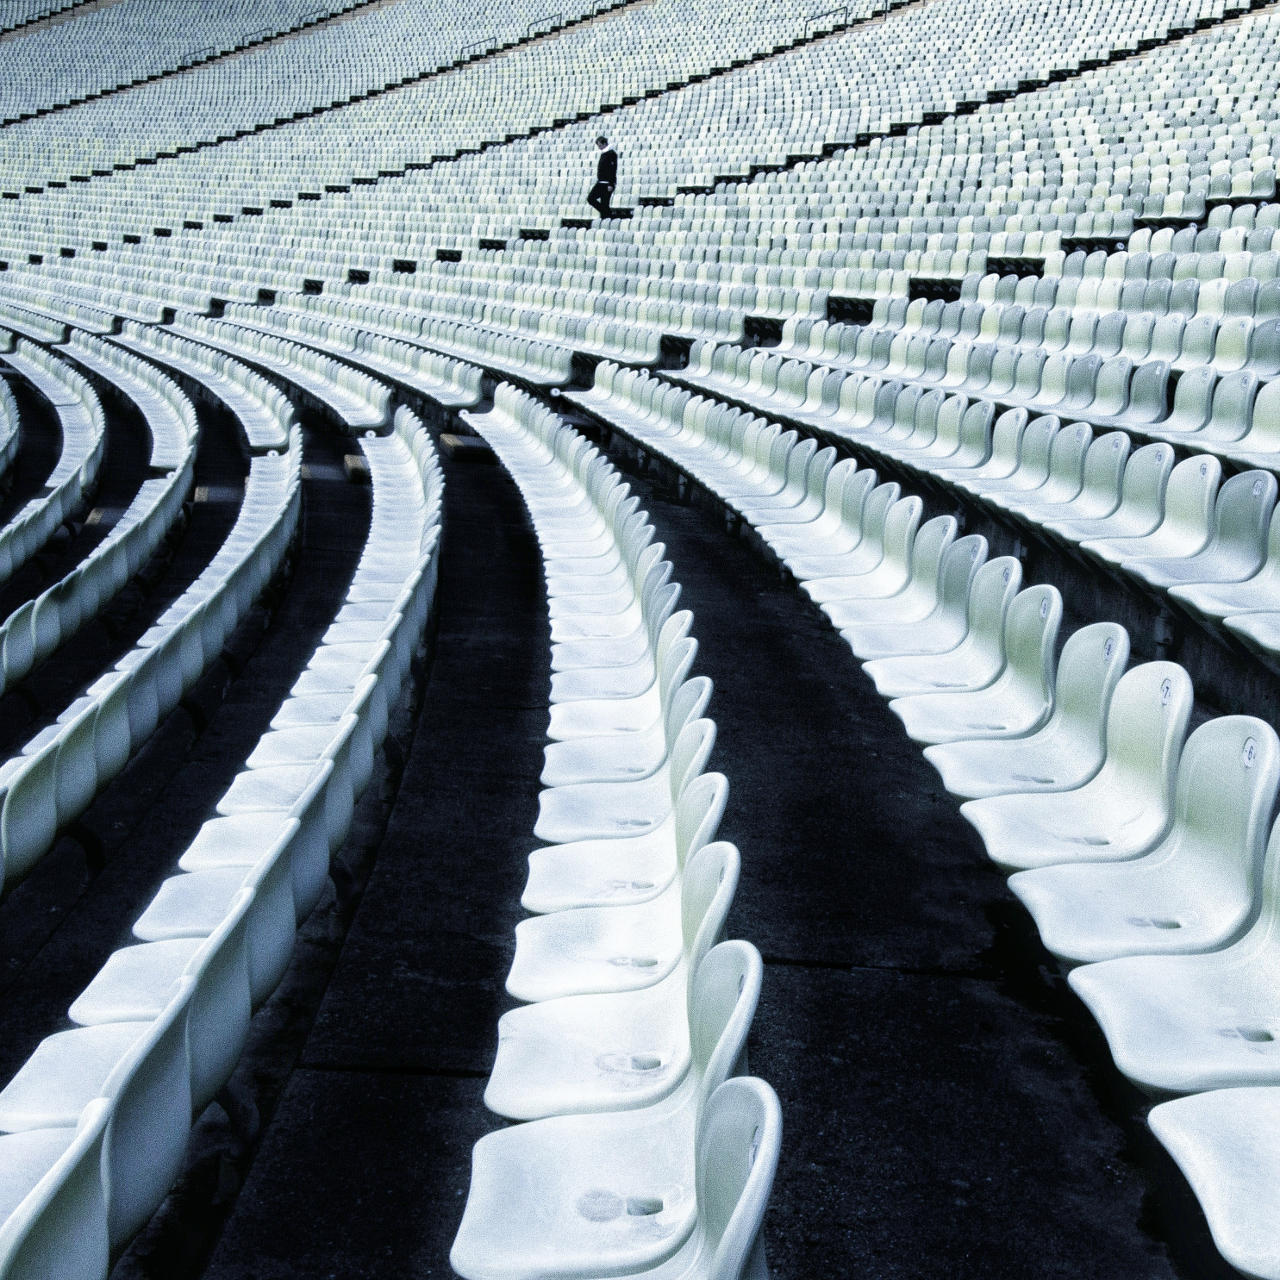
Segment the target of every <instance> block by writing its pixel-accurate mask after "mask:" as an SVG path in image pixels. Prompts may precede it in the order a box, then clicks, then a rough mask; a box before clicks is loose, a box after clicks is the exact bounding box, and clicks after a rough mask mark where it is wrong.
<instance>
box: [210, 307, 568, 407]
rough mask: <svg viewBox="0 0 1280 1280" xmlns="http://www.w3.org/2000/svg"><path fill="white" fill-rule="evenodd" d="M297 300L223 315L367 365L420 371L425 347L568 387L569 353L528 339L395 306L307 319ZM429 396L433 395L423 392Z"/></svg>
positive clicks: (524, 378)
mask: <svg viewBox="0 0 1280 1280" xmlns="http://www.w3.org/2000/svg"><path fill="white" fill-rule="evenodd" d="M297 303H298V300H297V299H295V300H294V304H293V305H292V306H290V307H252V308H246V307H234V308H228V313H229V314H231V315H234V317H235V319H236V321H237V322H238V323H240V324H242V325H244V326H245V327H246V328H252V329H254V330H256V331H258V332H261V333H263V334H267V335H272V334H274V335H290V336H293V337H296V338H300V339H302V340H304V341H305V342H308V343H311V344H314V345H316V346H319V347H322V348H324V349H326V350H332V351H336V352H339V353H341V354H342V355H344V356H346V357H347V358H358V359H359V360H360V361H361V362H362V363H368V360H367V356H369V355H372V357H373V359H375V360H377V359H379V358H380V357H381V358H389V359H391V360H392V361H393V362H394V363H395V364H396V365H397V366H398V367H399V368H400V370H401V372H399V373H397V374H396V375H395V376H396V377H398V378H403V377H404V375H405V373H410V374H416V373H417V372H419V371H421V370H422V367H423V362H422V357H421V356H418V355H417V354H416V353H415V352H414V351H413V350H412V348H414V347H419V348H426V349H428V350H430V351H434V352H436V353H437V354H438V355H443V356H445V357H447V358H448V359H450V360H454V361H458V360H460V361H463V362H464V363H468V362H474V363H477V364H481V365H484V366H487V367H488V368H491V369H493V370H494V371H495V372H497V373H500V374H503V375H505V376H507V377H515V378H519V379H521V380H522V381H527V382H537V383H542V384H545V385H555V384H557V383H564V382H568V381H569V379H570V377H571V376H572V367H571V366H572V352H571V351H569V350H568V348H566V347H559V346H553V345H551V344H550V343H546V342H538V341H536V340H533V339H528V338H507V337H505V336H504V335H502V334H499V333H495V332H493V331H492V330H490V329H488V328H484V327H481V326H478V325H471V324H459V323H455V322H454V321H451V320H447V319H437V318H433V317H432V316H429V315H424V314H422V313H420V312H419V313H415V312H413V311H410V310H407V309H405V308H399V307H378V308H376V309H374V310H372V311H367V310H365V309H363V308H362V309H361V314H359V316H358V318H356V319H355V320H354V321H353V322H344V321H342V320H331V319H328V318H326V317H325V316H323V315H314V314H308V313H307V312H305V311H302V310H300V309H298V305H297ZM379 338H388V339H391V340H392V341H394V342H396V343H398V344H399V345H398V346H397V347H395V348H391V349H390V351H388V350H387V349H385V348H383V349H381V350H380V349H379V344H378V339H379ZM428 394H433V393H431V392H428Z"/></svg>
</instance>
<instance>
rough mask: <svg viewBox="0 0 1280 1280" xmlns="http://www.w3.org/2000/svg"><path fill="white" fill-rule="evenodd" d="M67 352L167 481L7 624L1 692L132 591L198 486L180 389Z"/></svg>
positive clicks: (80, 341) (154, 481) (191, 419)
mask: <svg viewBox="0 0 1280 1280" xmlns="http://www.w3.org/2000/svg"><path fill="white" fill-rule="evenodd" d="M65 350H66V351H67V353H68V354H69V355H72V356H74V358H75V359H77V360H78V361H79V362H80V363H82V364H84V365H86V366H87V367H89V368H91V369H93V370H94V371H95V372H97V373H100V374H102V375H103V376H104V377H106V378H109V379H110V380H111V381H112V382H114V383H115V384H116V385H117V386H118V387H120V388H121V390H123V391H124V393H125V394H126V395H127V396H128V397H129V399H130V400H132V401H133V402H134V403H135V404H137V406H138V408H139V409H140V410H141V412H142V413H143V416H144V417H145V419H146V423H147V427H148V430H149V432H150V436H151V464H152V467H153V468H154V469H155V470H162V471H163V472H164V475H162V476H153V477H151V478H150V479H144V480H143V481H142V483H141V484H140V485H139V487H138V490H137V493H136V495H135V496H134V498H133V500H132V501H131V502H130V503H129V505H128V506H127V507H126V508H125V510H124V511H123V512H122V513H121V514H120V516H119V518H118V519H117V520H116V521H115V523H114V524H113V525H112V526H111V530H110V532H109V533H108V534H107V536H106V537H105V538H103V540H102V541H101V542H99V543H98V544H97V545H96V546H95V547H94V548H93V550H92V551H91V552H90V553H89V554H88V555H86V556H85V557H84V558H83V559H82V560H81V561H80V562H79V563H78V564H76V565H75V567H74V568H72V569H70V570H68V571H67V573H65V574H64V575H63V576H62V577H61V578H60V579H59V580H58V581H57V582H55V583H54V584H53V585H51V586H49V587H47V588H45V589H44V590H43V591H41V592H40V593H39V594H38V595H37V596H35V597H34V598H33V599H30V600H27V601H26V602H25V603H23V604H21V605H19V606H18V607H17V608H16V609H15V610H14V611H13V612H12V613H11V614H10V615H9V617H8V618H6V619H5V621H4V623H3V624H0V688H9V687H12V685H13V684H14V683H15V682H17V681H18V680H21V679H22V678H23V677H24V676H25V675H27V673H28V672H29V671H31V669H32V668H33V667H35V666H36V665H37V664H38V663H40V662H42V661H43V660H44V659H45V658H47V657H48V656H49V655H50V654H51V653H53V652H54V651H55V650H56V649H57V648H58V647H59V646H60V645H61V644H63V643H64V642H65V641H66V640H67V639H68V638H69V637H71V636H72V635H74V634H75V633H76V632H77V631H78V630H79V629H80V628H81V627H82V626H83V625H84V623H85V622H86V621H87V620H88V619H89V618H92V617H93V616H94V615H95V614H97V612H98V611H99V609H101V608H102V606H103V605H104V604H105V603H106V602H107V601H109V600H110V599H111V598H112V597H113V596H114V595H115V594H116V593H117V592H118V591H119V590H120V589H121V588H122V587H124V585H125V584H126V583H127V582H128V581H129V579H130V578H131V577H132V576H133V575H134V574H135V573H137V571H138V570H139V569H140V568H141V567H142V565H143V564H145V563H146V562H147V560H149V559H150V558H151V556H152V555H153V554H154V553H155V551H156V550H157V548H158V547H159V546H160V544H161V542H162V541H163V540H164V538H165V537H166V536H167V534H168V532H169V530H170V528H171V527H172V525H173V523H174V521H175V520H176V519H177V516H178V513H179V512H180V511H181V509H182V505H183V503H184V502H185V501H186V499H187V495H188V494H189V492H190V490H191V485H192V476H193V473H194V467H195V443H196V435H197V431H198V426H197V422H196V417H195V411H194V409H192V407H191V402H190V401H189V400H188V399H187V398H186V396H185V395H183V393H182V391H181V390H180V389H179V388H178V386H177V384H176V383H174V382H173V381H171V380H170V379H169V378H167V377H166V376H165V375H164V374H162V373H161V372H160V371H159V370H158V369H156V368H155V366H154V365H149V364H146V363H145V362H144V361H140V360H137V359H136V357H133V356H131V355H129V354H128V353H127V352H124V351H122V350H120V349H119V348H112V347H110V346H108V345H107V344H105V343H103V342H102V340H101V339H98V338H93V337H91V336H90V335H88V334H77V335H75V336H74V337H73V339H72V341H71V343H70V344H68V346H67V347H66V348H65ZM0 826H3V818H2V817H0Z"/></svg>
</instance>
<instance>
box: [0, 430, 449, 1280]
mask: <svg viewBox="0 0 1280 1280" xmlns="http://www.w3.org/2000/svg"><path fill="white" fill-rule="evenodd" d="M295 439H296V436H295ZM360 445H361V448H362V449H363V451H364V453H365V456H366V458H367V460H368V464H369V470H370V476H371V481H372V487H373V494H374V504H373V515H372V519H371V522H370V529H369V536H368V539H367V540H366V543H365V547H364V550H363V552H362V555H361V559H360V562H359V564H358V566H357V569H356V571H355V573H354V575H353V577H352V580H351V583H350V585H349V587H348V590H347V593H346V599H345V603H344V605H343V607H342V609H341V610H340V611H339V613H338V615H337V616H336V617H335V619H334V622H333V625H332V626H331V628H330V629H329V631H328V632H326V634H325V637H324V639H323V641H322V643H321V644H320V646H319V647H318V648H317V649H316V651H315V653H314V654H313V655H312V657H311V659H310V661H309V662H308V664H307V666H306V668H305V670H303V671H302V672H301V674H300V675H299V678H298V680H297V682H296V683H295V685H294V687H293V689H292V691H291V692H290V695H289V696H288V697H287V698H286V699H285V701H284V702H283V703H282V704H281V706H280V708H279V710H278V711H277V713H276V715H275V717H274V718H273V721H272V725H271V729H270V730H269V731H268V732H267V733H266V734H265V735H264V736H263V737H262V738H261V739H260V740H259V743H258V745H257V747H256V748H255V750H254V752H253V753H252V754H251V756H250V757H249V759H248V760H247V761H246V765H245V768H244V769H243V770H242V771H241V772H240V773H239V774H238V775H237V776H236V778H235V780H234V781H233V782H232V784H231V786H230V787H229V788H228V790H227V792H226V793H225V794H224V796H223V798H222V799H221V800H220V801H219V803H218V806H217V813H216V815H215V816H213V817H211V818H210V819H209V820H208V821H207V822H206V823H205V824H204V826H203V827H202V828H201V829H200V831H199V832H198V833H197V835H196V837H195V839H194V840H193V841H192V843H191V844H190V846H188V848H187V850H186V851H185V852H184V853H183V854H182V856H181V858H180V859H179V860H178V865H177V869H176V870H177V874H175V875H174V876H172V877H171V878H170V879H168V880H166V881H165V882H164V883H163V884H162V885H161V887H160V889H159V891H158V892H157V893H156V895H155V897H154V898H153V900H152V901H151V903H150V905H149V906H148V907H147V908H146V909H145V910H144V911H143V912H142V914H141V915H140V916H139V918H138V920H137V921H136V922H135V924H134V930H133V931H134V935H135V937H136V938H137V939H138V940H139V941H138V942H137V943H136V944H134V945H129V946H125V947H122V948H121V949H119V950H118V951H116V952H115V953H113V954H112V955H111V956H110V957H109V958H108V960H107V962H106V964H105V965H104V966H103V968H102V970H101V971H100V972H99V974H98V975H97V976H96V977H95V978H94V979H93V981H92V982H91V983H90V984H89V986H88V987H87V988H86V989H85V991H84V992H83V993H82V994H81V996H80V997H79V998H78V999H77V1000H76V1001H75V1002H74V1003H73V1005H72V1007H71V1011H70V1018H71V1021H72V1023H73V1024H75V1025H74V1026H73V1028H72V1029H70V1030H66V1031H60V1032H56V1033H55V1034H53V1035H52V1036H50V1037H48V1038H47V1039H45V1040H44V1041H42V1042H41V1044H40V1045H39V1046H38V1048H37V1049H36V1051H35V1052H34V1053H33V1054H32V1056H31V1058H30V1059H28V1061H27V1063H26V1064H25V1065H24V1066H23V1067H22V1068H21V1069H20V1070H19V1071H18V1073H17V1074H16V1075H15V1076H14V1078H13V1079H12V1080H11V1081H10V1082H9V1083H8V1085H7V1086H6V1087H5V1088H4V1089H3V1090H0V1131H2V1132H0V1154H2V1156H3V1159H2V1160H0V1169H3V1171H4V1172H3V1177H0V1222H2V1223H3V1225H0V1271H3V1273H4V1274H5V1275H6V1276H13V1277H28V1276H30V1277H34V1276H37V1275H40V1276H49V1275H58V1276H59V1277H66V1278H67V1280H81V1278H84V1280H103V1278H104V1277H105V1276H106V1274H107V1270H108V1259H109V1256H110V1252H111V1251H112V1250H114V1249H118V1247H119V1246H120V1245H121V1244H122V1243H123V1242H124V1241H125V1240H127V1239H128V1238H129V1237H130V1236H131V1235H132V1234H133V1233H134V1232H136V1231H137V1229H138V1228H139V1227H140V1226H141V1225H142V1224H143V1223H144V1222H145V1221H146V1219H147V1217H148V1216H149V1215H150V1214H151V1212H152V1211H153V1210H154V1208H155V1206H156V1205H157V1204H158V1203H159V1201H160V1200H161V1199H162V1197H163V1196H164V1194H165V1192H166V1190H167V1189H168V1187H169V1185H170V1183H171V1182H172V1181H173V1179H174V1178H175V1177H176V1176H177V1174H178V1172H179V1169H180V1167H181V1163H182V1159H183V1152H184V1148H185V1145H186V1142H187V1135H188V1132H189V1130H190V1126H191V1120H192V1115H193V1113H198V1112H199V1111H200V1110H201V1109H202V1108H203V1107H204V1105H205V1104H206V1103H207V1102H208V1101H209V1100H210V1099H211V1098H212V1097H213V1096H214V1094H215V1093H216V1092H217V1091H218V1090H219V1089H220V1088H221V1086H222V1085H223V1084H224V1082H225V1081H226V1080H227V1079H228V1078H229V1076H230V1074H231V1072H232V1070H233V1069H234V1067H235V1064H236V1060H237V1058H238V1056H239V1054H240V1051H241V1048H242V1046H243V1044H244V1040H245V1036H246V1034H247V1031H248V1025H249V1020H250V1017H251V1013H252V1010H253V1008H254V1007H256V1006H257V1005H258V1004H260V1003H261V1001H262V1000H263V999H265V997H266V996H267V995H268V994H269V993H270V991H271V990H272V989H273V988H274V986H275V985H276V983H277V982H278V981H279V978H280V976H281V974H282V973H283V971H284V968H285V966H286V964H287V963H288V959H289V954H290V952H291V949H292V946H293V938H294V932H295V929H296V926H297V923H298V922H299V921H300V920H301V919H302V918H303V917H305V916H306V914H307V913H309V912H310V910H311V909H312V907H313V906H314V905H315V902H316V900H317V899H318V897H319V896H320V893H321V891H322V888H323V885H324V882H325V878H326V876H327V874H328V868H329V857H330V852H331V850H332V849H334V848H336V847H337V845H338V843H339V842H340V841H341V839H342V838H343V835H344V833H345V831H346V828H347V825H348V823H349V821H350V818H351V814H352V809H353V805H354V802H355V799H356V797H357V796H358V795H359V793H360V791H361V789H362V788H363V786H364V785H365V783H366V782H367V780H368V778H369V775H370V772H371V770H372V768H373V753H374V751H375V750H376V749H377V747H378V745H379V744H380V743H381V741H382V737H383V735H384V733H385V731H386V725H387V719H386V717H387V712H388V708H389V707H390V706H393V705H394V703H395V700H396V698H397V696H398V693H399V690H400V688H401V686H402V683H403V681H404V680H405V679H406V678H407V675H408V666H409V661H410V659H411V657H412V655H413V654H414V652H415V651H416V649H417V647H418V645H419V643H420V641H421V638H422V634H423V630H424V627H425V624H426V620H427V616H428V613H429V610H430V608H431V601H432V596H433V592H434V585H435V578H436V548H437V543H438V537H439V521H440V498H441V478H440V471H439V463H438V460H437V458H436V455H435V450H434V447H433V446H432V445H431V443H430V441H429V440H428V438H427V436H426V433H425V431H424V429H423V428H422V426H421V424H420V423H419V422H418V421H417V420H416V418H414V416H413V415H412V414H411V413H410V412H409V411H408V410H407V409H404V408H400V409H398V410H397V411H396V414H395V419H394V424H393V430H392V432H391V434H389V435H387V436H383V437H374V436H372V435H368V436H365V437H364V438H362V439H361V441H360ZM254 461H255V464H258V465H262V464H267V463H270V462H273V461H274V460H272V459H269V458H259V459H255V460H254ZM280 461H281V462H282V463H284V462H285V460H284V459H281V460H280ZM288 465H289V466H290V467H291V468H292V469H293V470H294V471H295V472H296V468H297V460H296V458H295V459H294V460H292V461H291V462H289V463H288Z"/></svg>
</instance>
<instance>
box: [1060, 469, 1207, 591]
mask: <svg viewBox="0 0 1280 1280" xmlns="http://www.w3.org/2000/svg"><path fill="white" fill-rule="evenodd" d="M1221 476H1222V464H1221V463H1220V462H1219V461H1218V459H1217V458H1208V457H1204V456H1201V457H1196V458H1187V459H1186V460H1185V461H1183V462H1180V463H1178V464H1177V466H1175V467H1174V468H1173V470H1172V471H1171V472H1170V473H1169V482H1168V484H1167V485H1166V487H1165V491H1164V514H1163V516H1162V517H1161V520H1160V523H1159V524H1158V525H1156V526H1155V528H1154V529H1152V531H1151V532H1150V533H1147V534H1144V535H1141V536H1136V537H1109V538H1089V539H1087V540H1085V541H1083V542H1081V544H1080V545H1081V546H1082V547H1083V548H1084V550H1085V551H1087V552H1089V553H1090V554H1091V555H1093V556H1096V557H1097V558H1098V559H1099V560H1102V561H1104V562H1106V563H1109V564H1116V565H1124V566H1125V567H1126V568H1129V567H1130V566H1131V565H1132V564H1134V563H1136V562H1139V561H1142V560H1167V561H1175V560H1177V559H1179V558H1181V557H1185V556H1193V555H1195V554H1196V553H1197V552H1198V551H1200V550H1201V549H1202V548H1203V547H1204V546H1205V544H1206V543H1207V542H1208V541H1209V535H1210V530H1211V525H1212V521H1213V509H1214V499H1215V497H1216V496H1217V492H1218V482H1219V480H1220V479H1221Z"/></svg>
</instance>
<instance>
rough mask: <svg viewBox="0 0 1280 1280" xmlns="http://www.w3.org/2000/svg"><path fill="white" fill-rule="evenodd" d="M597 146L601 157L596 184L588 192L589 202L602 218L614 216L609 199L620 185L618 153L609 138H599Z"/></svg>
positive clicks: (597, 167)
mask: <svg viewBox="0 0 1280 1280" xmlns="http://www.w3.org/2000/svg"><path fill="white" fill-rule="evenodd" d="M596 146H597V147H598V148H599V149H600V159H599V162H598V163H597V165H596V185H595V186H594V187H592V188H591V190H590V191H588V192H587V203H588V204H589V205H590V206H591V207H592V208H593V209H594V210H596V212H597V213H599V215H600V216H601V217H602V218H611V217H613V210H612V209H611V208H610V206H609V201H610V200H611V199H612V197H613V189H614V187H616V186H617V185H618V153H617V152H616V151H615V150H614V149H613V148H612V147H611V146H610V145H609V139H608V138H597V139H596Z"/></svg>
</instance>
